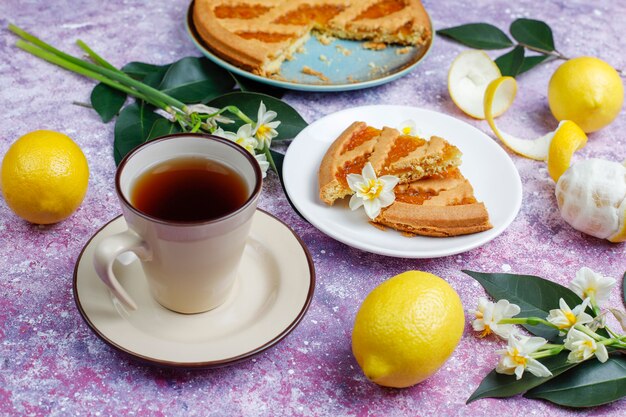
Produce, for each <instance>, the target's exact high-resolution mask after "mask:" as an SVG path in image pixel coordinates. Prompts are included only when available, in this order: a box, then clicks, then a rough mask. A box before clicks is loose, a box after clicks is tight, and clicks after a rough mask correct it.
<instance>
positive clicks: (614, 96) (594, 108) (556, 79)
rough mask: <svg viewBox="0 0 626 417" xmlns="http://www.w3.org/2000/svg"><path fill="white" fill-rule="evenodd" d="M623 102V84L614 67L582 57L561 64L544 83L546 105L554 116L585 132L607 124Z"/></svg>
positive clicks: (613, 117) (595, 59)
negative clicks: (546, 91) (571, 122)
mask: <svg viewBox="0 0 626 417" xmlns="http://www.w3.org/2000/svg"><path fill="white" fill-rule="evenodd" d="M623 102H624V85H623V84H622V79H621V78H620V76H619V74H618V73H617V71H615V68H613V67H612V66H610V65H609V64H607V63H606V62H604V61H602V60H601V59H598V58H594V57H588V56H583V57H579V58H573V59H570V60H568V61H566V62H565V63H564V64H562V65H561V66H560V67H559V68H557V70H556V71H555V72H554V74H552V78H551V79H550V83H549V84H548V104H549V105H550V111H552V114H553V115H554V117H555V118H556V119H557V120H559V121H561V120H571V121H573V122H574V123H576V124H577V125H578V126H580V128H581V129H582V130H584V131H585V132H586V133H590V132H595V131H596V130H600V129H602V128H603V127H604V126H606V125H608V124H609V123H611V122H612V121H613V119H615V118H616V117H617V115H618V114H619V112H620V110H621V108H622V103H623Z"/></svg>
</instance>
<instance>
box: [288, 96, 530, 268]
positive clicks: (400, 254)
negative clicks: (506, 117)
mask: <svg viewBox="0 0 626 417" xmlns="http://www.w3.org/2000/svg"><path fill="white" fill-rule="evenodd" d="M383 108H387V109H389V108H395V109H398V108H402V109H410V110H418V111H424V112H427V113H434V114H437V115H439V116H444V117H449V118H452V119H454V120H456V121H458V122H461V123H462V124H463V125H464V126H465V127H468V128H470V129H472V130H475V131H477V132H479V133H480V134H482V135H484V136H486V137H487V138H488V139H491V138H489V136H487V134H486V133H484V132H483V131H481V130H480V129H478V128H477V127H475V126H472V125H470V124H469V123H467V122H465V121H463V120H460V119H458V118H456V117H453V116H451V115H449V114H446V113H442V112H439V111H436V110H432V109H427V108H423V107H416V106H407V105H399V104H373V105H365V106H357V107H350V108H347V109H343V110H340V111H337V112H334V113H330V114H327V115H325V116H323V117H321V118H320V119H318V120H316V121H314V122H313V123H311V124H309V125H308V126H307V127H306V128H305V129H303V130H302V131H301V132H300V133H298V135H296V137H295V138H294V139H293V141H292V142H295V141H296V140H298V138H299V137H300V136H301V135H302V134H303V132H304V131H305V130H307V129H309V128H315V125H317V124H318V123H320V122H323V121H324V119H326V118H327V117H331V116H337V115H340V114H342V113H351V112H355V111H363V110H369V109H381V110H382V109H383ZM492 142H493V141H492ZM330 143H332V141H331V142H330ZM330 143H329V144H330ZM292 145H293V143H292ZM488 146H491V145H488ZM493 146H494V148H495V149H497V150H496V152H499V153H500V154H501V155H502V156H503V159H505V160H506V161H507V163H508V164H510V167H511V168H512V170H511V171H512V172H513V173H514V179H515V180H516V181H515V185H516V186H517V188H518V189H519V193H516V200H515V205H514V210H512V211H511V212H509V213H508V215H507V218H506V219H505V220H504V221H503V222H502V225H501V227H500V228H499V229H496V230H495V231H494V229H490V230H491V231H492V232H491V233H493V236H491V237H489V238H488V239H487V240H480V239H478V240H477V241H475V242H470V243H469V244H466V245H464V246H461V247H459V248H457V249H454V250H449V251H439V252H437V253H434V254H433V253H423V252H421V253H415V251H413V252H412V251H408V250H407V251H399V250H395V249H393V250H387V249H385V248H383V247H377V248H371V247H369V246H368V245H361V244H360V243H359V242H358V241H354V240H351V239H345V238H343V237H342V236H341V235H340V234H339V233H334V232H332V231H331V232H330V233H329V232H328V231H326V230H323V229H322V228H321V227H320V226H318V222H317V221H315V220H314V219H313V220H312V219H311V216H310V215H309V213H306V211H304V210H303V209H302V203H301V202H300V201H299V200H298V199H297V198H294V197H293V195H292V193H291V192H290V189H291V186H292V185H293V186H295V185H294V184H291V183H290V182H289V181H285V192H286V194H287V196H288V198H289V201H291V202H292V203H293V205H294V207H295V208H296V209H297V210H298V212H299V213H300V214H301V215H302V216H303V217H304V218H305V219H306V220H307V221H308V222H309V223H311V225H313V226H314V227H315V228H316V229H317V230H319V231H320V232H322V233H323V234H325V235H326V236H329V237H331V238H332V239H335V240H337V241H338V242H341V243H343V244H345V245H347V246H350V247H352V248H356V249H359V250H362V251H365V252H369V253H373V254H377V255H383V256H389V257H395V258H407V259H435V258H443V257H446V256H452V255H458V254H460V253H464V252H468V251H470V250H473V249H476V248H478V247H480V246H482V245H485V244H487V243H489V242H490V241H492V240H494V239H495V238H497V237H498V236H500V235H501V234H502V233H503V232H504V231H505V230H506V229H508V227H509V226H510V225H511V223H513V221H514V220H515V219H516V218H517V216H518V214H519V212H520V209H521V205H522V201H523V191H524V190H523V184H522V180H521V177H520V175H519V171H518V169H517V167H516V166H515V164H514V163H513V160H512V159H511V157H510V156H509V155H508V154H507V153H506V151H505V150H504V149H503V148H502V147H501V146H499V145H498V144H497V143H495V142H493ZM291 149H292V146H291V145H290V146H289V148H287V151H286V153H285V159H284V161H283V172H285V168H286V167H289V166H290V162H289V161H291V158H289V153H290V151H291ZM490 230H486V231H483V232H479V233H488V232H489V231H490ZM413 238H414V239H415V238H431V239H441V238H432V237H428V236H415V237H413Z"/></svg>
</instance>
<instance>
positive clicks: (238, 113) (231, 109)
mask: <svg viewBox="0 0 626 417" xmlns="http://www.w3.org/2000/svg"><path fill="white" fill-rule="evenodd" d="M226 110H228V111H229V112H231V113H232V114H234V115H235V116H237V117H239V118H240V119H241V120H243V121H244V122H245V123H250V124H251V125H254V124H255V122H254V120H252V119H251V118H249V117H248V116H246V115H245V114H244V113H243V112H242V111H241V110H239V108H238V107H236V106H226V107H224V108H223V109H222V110H220V111H219V113H222V112H224V111H226Z"/></svg>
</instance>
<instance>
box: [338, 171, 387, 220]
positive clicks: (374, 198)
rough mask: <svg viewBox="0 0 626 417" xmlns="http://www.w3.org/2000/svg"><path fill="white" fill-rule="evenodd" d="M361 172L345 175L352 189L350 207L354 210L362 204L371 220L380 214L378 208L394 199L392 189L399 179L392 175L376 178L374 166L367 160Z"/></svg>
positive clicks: (383, 206)
mask: <svg viewBox="0 0 626 417" xmlns="http://www.w3.org/2000/svg"><path fill="white" fill-rule="evenodd" d="M361 174H362V175H359V174H348V177H347V180H348V186H349V187H350V189H351V190H352V191H354V194H353V195H352V198H350V208H351V209H352V210H356V209H358V208H359V207H361V206H363V207H364V208H365V213H366V214H367V216H368V217H369V218H370V219H372V220H373V219H375V218H376V217H378V215H379V214H380V209H382V208H385V207H387V206H390V205H391V204H392V203H393V202H394V201H395V199H396V195H395V194H394V192H393V189H394V187H395V186H396V184H398V181H399V180H398V177H396V176H394V175H383V176H382V177H380V178H377V177H376V172H374V167H373V166H372V164H371V163H369V162H368V163H367V164H366V165H365V166H364V167H363V171H362V172H361Z"/></svg>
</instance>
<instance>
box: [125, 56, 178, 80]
mask: <svg viewBox="0 0 626 417" xmlns="http://www.w3.org/2000/svg"><path fill="white" fill-rule="evenodd" d="M169 66H170V65H153V64H146V63H145V62H136V61H133V62H129V63H128V64H126V65H124V66H123V67H122V71H124V72H125V73H126V74H128V75H130V76H131V77H133V78H135V79H137V80H143V79H144V78H145V77H146V75H148V74H151V73H154V72H161V71H163V70H167V68H169Z"/></svg>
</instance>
